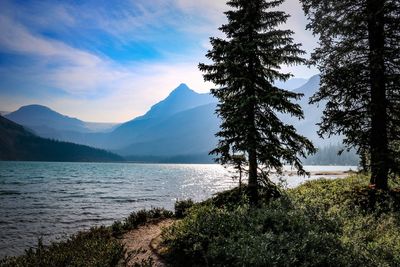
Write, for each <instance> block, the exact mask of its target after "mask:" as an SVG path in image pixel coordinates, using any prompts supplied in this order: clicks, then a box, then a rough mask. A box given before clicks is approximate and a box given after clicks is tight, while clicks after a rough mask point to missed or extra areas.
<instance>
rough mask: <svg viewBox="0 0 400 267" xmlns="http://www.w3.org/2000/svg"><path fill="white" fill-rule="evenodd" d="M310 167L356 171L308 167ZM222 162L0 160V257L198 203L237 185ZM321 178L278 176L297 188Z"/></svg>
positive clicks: (311, 168) (329, 168)
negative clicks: (142, 212) (182, 202)
mask: <svg viewBox="0 0 400 267" xmlns="http://www.w3.org/2000/svg"><path fill="white" fill-rule="evenodd" d="M306 169H307V170H308V171H313V172H315V171H346V170H349V169H353V170H355V169H356V167H349V166H308V167H306ZM231 177H232V174H231V173H230V172H229V171H227V170H226V169H225V168H223V167H221V166H219V165H212V164H207V165H191V164H134V163H48V162H4V161H3V162H1V161H0V258H1V257H4V256H5V255H18V254H20V253H22V252H23V251H24V250H25V249H27V248H29V247H32V246H35V245H36V244H37V240H38V238H39V237H42V238H43V240H44V242H45V243H47V242H49V241H52V240H57V239H64V238H66V237H67V236H68V235H70V234H71V233H75V232H77V231H79V230H83V229H88V228H89V227H91V226H94V225H110V224H112V222H114V221H115V220H120V219H123V218H125V217H127V216H128V215H129V213H131V212H132V211H136V210H139V209H143V208H151V207H164V208H166V209H170V210H173V207H174V203H175V201H176V200H178V199H187V198H192V199H193V200H196V201H199V200H203V199H206V198H208V197H210V196H211V195H212V194H214V193H216V192H219V191H223V190H226V189H229V188H232V187H233V186H235V185H237V181H233V180H232V179H231ZM319 177H320V176H311V177H299V176H296V175H290V176H288V177H283V180H285V181H286V183H287V186H289V187H294V186H297V185H299V184H300V183H302V182H304V181H305V180H309V179H316V178H319Z"/></svg>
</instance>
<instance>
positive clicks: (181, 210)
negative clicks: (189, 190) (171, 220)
mask: <svg viewBox="0 0 400 267" xmlns="http://www.w3.org/2000/svg"><path fill="white" fill-rule="evenodd" d="M193 205H194V202H193V200H191V199H187V200H178V201H176V202H175V217H176V218H178V219H181V218H183V217H185V216H186V214H187V212H188V210H189V209H190V208H191V207H193Z"/></svg>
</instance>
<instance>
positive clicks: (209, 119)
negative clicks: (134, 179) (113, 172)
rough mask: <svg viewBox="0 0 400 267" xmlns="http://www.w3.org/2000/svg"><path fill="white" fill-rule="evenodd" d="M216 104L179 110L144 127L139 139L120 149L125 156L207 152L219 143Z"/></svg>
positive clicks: (138, 136)
mask: <svg viewBox="0 0 400 267" xmlns="http://www.w3.org/2000/svg"><path fill="white" fill-rule="evenodd" d="M215 107H216V104H208V105H204V106H200V107H196V108H194V109H190V110H186V111H183V112H180V113H177V114H175V115H173V116H171V117H169V118H168V119H166V120H163V121H162V122H160V123H158V124H155V125H152V126H150V127H148V128H146V129H145V130H143V131H142V132H141V133H140V134H139V135H137V137H136V140H137V141H136V142H134V143H132V144H131V145H129V146H127V147H126V148H123V149H120V150H117V152H118V153H120V154H121V155H124V156H128V155H129V156H134V155H142V156H176V155H194V154H198V153H203V152H204V153H205V154H207V153H208V152H209V151H210V150H211V149H212V148H213V147H214V146H215V144H216V138H215V137H214V134H215V133H216V132H217V131H218V129H219V120H218V119H217V117H216V115H215V114H214V112H215Z"/></svg>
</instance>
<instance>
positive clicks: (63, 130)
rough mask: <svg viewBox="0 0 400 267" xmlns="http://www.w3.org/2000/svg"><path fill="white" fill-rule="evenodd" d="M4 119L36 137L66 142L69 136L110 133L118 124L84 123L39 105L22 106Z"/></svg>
mask: <svg viewBox="0 0 400 267" xmlns="http://www.w3.org/2000/svg"><path fill="white" fill-rule="evenodd" d="M4 117H5V118H7V119H9V120H11V121H13V122H15V123H18V124H20V125H23V126H25V127H27V128H29V129H31V130H33V131H34V132H35V133H36V134H37V135H39V136H41V137H45V138H52V139H57V140H64V141H65V140H68V141H70V140H69V139H68V136H69V135H75V134H79V133H89V132H103V131H105V132H106V131H111V130H112V129H114V128H115V126H117V125H118V124H114V123H93V122H84V121H81V120H79V119H76V118H71V117H68V116H65V115H62V114H60V113H58V112H56V111H54V110H52V109H50V108H48V107H45V106H41V105H29V106H23V107H21V108H20V109H18V110H17V111H14V112H11V113H9V114H7V115H5V116H4Z"/></svg>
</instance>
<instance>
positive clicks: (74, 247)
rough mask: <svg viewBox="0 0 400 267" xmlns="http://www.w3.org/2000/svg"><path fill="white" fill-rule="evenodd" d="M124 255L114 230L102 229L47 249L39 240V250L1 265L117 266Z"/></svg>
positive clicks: (3, 261)
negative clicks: (113, 233) (113, 232)
mask: <svg viewBox="0 0 400 267" xmlns="http://www.w3.org/2000/svg"><path fill="white" fill-rule="evenodd" d="M124 253H125V250H124V247H123V245H122V244H121V243H120V242H119V241H118V240H116V239H114V238H113V237H112V235H111V231H110V230H109V229H107V228H105V227H99V228H92V229H91V230H90V231H88V232H80V233H78V234H76V235H73V236H71V237H70V238H69V239H68V240H67V241H64V242H59V243H52V244H51V245H50V246H44V245H43V243H42V241H41V240H39V242H38V247H37V248H36V249H29V250H27V251H26V252H25V254H24V255H23V256H19V257H9V258H5V259H3V260H1V261H0V266H2V267H18V266H21V267H30V266H32V267H37V266H43V267H45V266H48V267H53V266H59V267H61V266H85V267H86V266H88V267H89V266H104V267H106V266H117V264H118V263H119V262H120V261H121V259H123V257H124Z"/></svg>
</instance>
